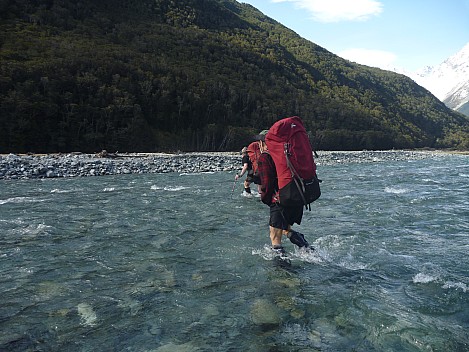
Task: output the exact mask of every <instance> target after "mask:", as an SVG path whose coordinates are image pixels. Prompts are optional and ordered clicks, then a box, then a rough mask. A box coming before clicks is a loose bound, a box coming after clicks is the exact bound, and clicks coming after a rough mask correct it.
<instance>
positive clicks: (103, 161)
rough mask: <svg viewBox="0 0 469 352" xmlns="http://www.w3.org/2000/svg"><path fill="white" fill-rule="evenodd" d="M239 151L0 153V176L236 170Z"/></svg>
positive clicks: (342, 159) (340, 155)
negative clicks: (105, 153) (180, 152)
mask: <svg viewBox="0 0 469 352" xmlns="http://www.w3.org/2000/svg"><path fill="white" fill-rule="evenodd" d="M318 154H319V155H318V157H317V158H316V163H317V164H318V166H321V165H335V164H341V163H371V162H385V161H398V160H418V159H425V158H430V157H434V156H437V155H443V153H442V152H438V151H404V150H393V151H353V152H337V151H334V152H332V151H319V152H318ZM240 169H241V155H240V154H239V153H182V154H163V153H131V154H130V153H126V154H114V155H110V156H109V155H108V156H106V157H103V156H101V155H100V154H84V153H70V154H47V155H38V154H34V155H17V154H8V155H0V180H25V179H38V178H58V177H89V176H105V175H119V174H144V173H168V172H177V173H195V172H218V171H239V170H240Z"/></svg>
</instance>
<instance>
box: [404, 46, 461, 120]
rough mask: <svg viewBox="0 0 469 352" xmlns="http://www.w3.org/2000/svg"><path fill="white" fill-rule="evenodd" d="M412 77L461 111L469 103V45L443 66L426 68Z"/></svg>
mask: <svg viewBox="0 0 469 352" xmlns="http://www.w3.org/2000/svg"><path fill="white" fill-rule="evenodd" d="M410 77H412V78H414V79H415V81H416V82H417V83H418V84H420V85H422V86H423V87H425V88H427V89H428V90H430V91H431V92H432V93H433V94H434V95H435V96H436V97H438V99H440V100H441V101H443V102H444V103H445V104H446V106H448V107H449V108H451V109H453V110H456V111H460V109H461V108H462V106H463V105H464V104H466V103H468V102H469V43H467V44H466V45H465V46H464V47H463V48H462V49H461V50H459V51H458V52H457V53H455V54H454V55H452V56H450V57H449V58H447V59H446V60H444V61H443V62H442V63H441V64H439V65H437V66H435V67H426V68H424V69H422V70H421V71H420V72H417V73H416V74H410Z"/></svg>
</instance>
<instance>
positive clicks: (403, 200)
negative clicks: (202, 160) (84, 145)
mask: <svg viewBox="0 0 469 352" xmlns="http://www.w3.org/2000/svg"><path fill="white" fill-rule="evenodd" d="M318 161H319V167H318V171H319V176H320V178H322V179H323V181H324V182H323V183H322V185H321V186H322V192H323V194H322V196H321V198H320V199H319V200H318V201H316V202H315V203H313V207H312V211H311V212H308V211H306V212H305V215H304V218H303V222H302V224H301V226H296V229H297V230H299V231H300V232H302V233H304V234H305V236H306V238H307V239H308V241H309V242H310V243H312V244H313V245H314V247H315V248H316V251H315V252H314V253H313V254H311V253H304V252H302V251H299V250H296V249H295V248H294V246H293V245H292V244H291V243H289V242H288V240H287V241H285V240H284V245H285V247H286V249H287V251H288V252H289V256H290V260H291V263H290V264H288V263H285V262H282V261H279V260H277V259H276V258H274V257H273V256H272V254H271V252H270V250H269V246H268V244H269V239H268V208H267V207H266V206H265V205H263V204H262V203H261V202H259V200H258V199H256V198H254V199H246V198H244V197H242V196H241V192H242V187H241V182H238V183H237V184H236V185H235V189H234V191H233V192H232V186H233V176H234V173H233V172H231V173H230V172H215V173H193V174H180V173H170V174H156V175H155V174H144V175H119V176H103V177H89V178H68V179H46V180H24V181H2V182H1V183H0V272H1V275H0V292H1V300H0V350H2V351H160V352H163V351H184V352H187V351H468V350H469V332H468V331H469V288H468V287H469V260H468V259H467V258H468V256H467V253H468V251H469V158H468V157H467V156H457V155H444V156H442V155H439V156H432V157H430V158H427V159H423V160H404V161H395V162H370V163H362V164H336V165H328V166H326V165H325V166H321V165H320V159H319V160H318Z"/></svg>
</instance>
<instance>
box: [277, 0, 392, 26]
mask: <svg viewBox="0 0 469 352" xmlns="http://www.w3.org/2000/svg"><path fill="white" fill-rule="evenodd" d="M271 1H272V2H292V3H294V5H295V6H296V7H298V8H300V9H304V10H307V11H309V12H311V14H312V15H313V18H314V19H315V20H316V21H319V22H340V21H364V20H366V19H368V18H370V17H372V16H376V15H379V14H380V13H381V12H382V11H383V4H382V3H381V2H379V1H377V0H271Z"/></svg>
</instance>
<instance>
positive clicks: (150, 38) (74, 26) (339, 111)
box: [0, 0, 469, 153]
mask: <svg viewBox="0 0 469 352" xmlns="http://www.w3.org/2000/svg"><path fill="white" fill-rule="evenodd" d="M0 21H1V22H0V106H1V107H0V153H8V152H69V151H84V152H94V151H100V150H102V149H106V150H108V151H117V150H118V151H120V152H124V151H128V152H131V151H142V152H143V151H147V152H148V151H176V150H182V151H215V150H239V149H240V147H241V146H243V145H245V144H246V143H247V142H249V140H250V138H251V136H252V135H253V134H255V133H257V132H258V131H259V130H261V129H265V128H269V127H270V126H271V125H272V123H273V122H275V121H276V120H278V119H280V118H282V117H286V116H292V115H298V116H300V117H302V118H303V120H304V122H305V125H306V127H307V129H308V131H310V137H311V139H312V143H313V146H314V147H316V148H318V149H326V150H360V149H390V148H420V147H436V148H448V147H449V148H466V149H467V148H469V120H468V119H467V118H466V117H465V116H463V115H461V114H459V113H457V112H453V111H452V110H450V109H448V108H447V107H446V106H445V105H444V104H443V103H442V102H440V101H439V100H437V99H436V98H435V97H434V96H433V95H431V94H430V93H429V92H428V91H427V90H425V89H424V88H422V87H420V86H418V85H417V84H415V83H414V82H413V81H412V80H411V79H409V78H407V77H405V76H403V75H399V74H395V73H391V72H387V71H383V70H380V69H376V68H370V67H366V66H362V65H358V64H355V63H352V62H349V61H346V60H344V59H342V58H340V57H338V56H336V55H334V54H332V53H331V52H329V51H327V50H326V49H324V48H322V47H320V46H318V45H315V44H314V43H312V42H310V41H307V40H305V39H303V38H301V37H299V36H298V35H297V34H296V33H294V32H293V31H291V30H290V29H288V28H286V27H284V26H282V25H281V24H279V23H278V22H276V21H274V20H272V19H270V18H268V17H266V16H264V15H263V14H262V13H261V12H259V11H258V10H256V9H255V8H254V7H252V6H250V5H246V4H241V3H238V2H237V1H234V0H179V1H178V0H99V1H91V0H81V1H72V0H41V1H39V0H0Z"/></svg>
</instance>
